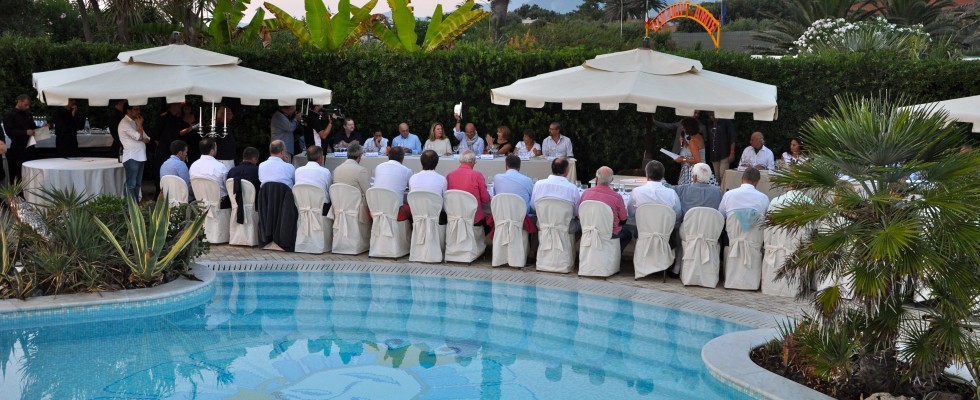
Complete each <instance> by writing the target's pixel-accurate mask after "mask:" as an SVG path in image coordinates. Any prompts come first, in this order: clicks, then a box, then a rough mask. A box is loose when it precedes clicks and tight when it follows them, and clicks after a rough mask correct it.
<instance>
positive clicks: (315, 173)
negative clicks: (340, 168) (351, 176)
mask: <svg viewBox="0 0 980 400" xmlns="http://www.w3.org/2000/svg"><path fill="white" fill-rule="evenodd" d="M306 156H307V157H308V161H307V162H306V165H304V166H302V167H299V168H296V184H297V185H299V184H306V185H313V186H316V187H318V188H320V189H323V195H324V197H323V204H330V185H332V184H333V177H332V176H331V175H330V170H329V169H326V168H324V167H323V148H321V147H320V146H316V145H313V146H310V147H307V148H306Z"/></svg>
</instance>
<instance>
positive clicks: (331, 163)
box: [293, 153, 578, 183]
mask: <svg viewBox="0 0 980 400" xmlns="http://www.w3.org/2000/svg"><path fill="white" fill-rule="evenodd" d="M346 160H347V158H346V157H337V156H334V155H328V156H326V157H324V161H323V166H324V167H326V168H327V169H329V170H330V171H331V172H333V170H334V169H335V168H337V166H339V165H340V164H342V163H343V162H344V161H346ZM385 161H388V157H385V156H381V157H361V165H363V166H364V167H365V168H367V170H368V171H370V172H371V177H374V168H375V167H377V166H378V164H381V163H383V162H385ZM306 162H307V161H306V155H305V154H304V153H300V154H298V155H296V156H294V157H293V165H295V166H297V167H299V166H302V165H306ZM402 163H404V164H405V166H406V167H408V168H411V169H412V172H419V171H421V170H422V163H421V161H419V156H405V160H404V161H402ZM569 164H570V165H569V173H568V180H569V181H571V182H572V183H577V182H578V176H577V174H576V173H575V160H574V159H572V160H569ZM456 168H459V161H458V160H456V159H455V158H452V157H440V158H439V165H438V166H436V172H438V173H440V174H441V175H444V176H445V175H448V174H449V173H450V172H453V170H455V169H456ZM474 169H475V170H477V171H479V172H480V173H481V174H483V176H484V177H485V178H486V179H487V181H488V182H490V181H491V180H493V176H494V175H496V174H499V173H503V172H504V158H503V157H496V158H494V159H493V160H476V166H475V167H474ZM521 173H522V174H524V175H527V176H528V177H530V178H531V179H535V180H537V179H545V178H547V177H548V176H549V175H551V160H548V159H547V158H544V157H537V158H532V159H530V160H525V161H522V162H521Z"/></svg>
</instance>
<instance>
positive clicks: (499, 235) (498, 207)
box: [490, 193, 530, 268]
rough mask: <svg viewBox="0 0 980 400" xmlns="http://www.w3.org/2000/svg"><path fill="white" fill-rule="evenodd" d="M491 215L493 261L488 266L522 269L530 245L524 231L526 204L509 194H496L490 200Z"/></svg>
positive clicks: (516, 196) (519, 198)
mask: <svg viewBox="0 0 980 400" xmlns="http://www.w3.org/2000/svg"><path fill="white" fill-rule="evenodd" d="M490 211H491V213H493V225H494V233H493V259H492V260H491V262H490V266H492V267H496V266H498V265H504V264H507V265H510V266H511V267H517V268H523V267H524V264H526V263H527V252H528V251H530V245H529V244H528V240H527V231H526V230H524V217H525V216H527V203H524V199H522V198H521V196H518V195H516V194H511V193H504V194H498V195H496V196H493V199H492V200H490Z"/></svg>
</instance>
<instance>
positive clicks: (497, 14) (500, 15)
mask: <svg viewBox="0 0 980 400" xmlns="http://www.w3.org/2000/svg"><path fill="white" fill-rule="evenodd" d="M509 6H510V0H490V21H492V22H491V25H492V27H493V29H492V31H493V41H494V42H497V41H499V40H500V38H501V36H503V34H502V33H501V31H502V30H503V29H504V24H505V23H507V7H509Z"/></svg>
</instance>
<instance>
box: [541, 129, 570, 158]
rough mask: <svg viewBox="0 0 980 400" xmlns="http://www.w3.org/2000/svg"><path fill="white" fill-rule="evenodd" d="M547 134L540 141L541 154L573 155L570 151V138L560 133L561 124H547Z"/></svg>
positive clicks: (548, 155)
mask: <svg viewBox="0 0 980 400" xmlns="http://www.w3.org/2000/svg"><path fill="white" fill-rule="evenodd" d="M548 134H549V135H550V136H548V137H547V138H545V139H544V141H543V142H541V154H543V155H544V156H545V157H562V158H571V157H575V154H573V153H572V139H569V138H568V136H565V135H562V134H561V124H559V123H558V122H552V123H551V125H549V126H548Z"/></svg>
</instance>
